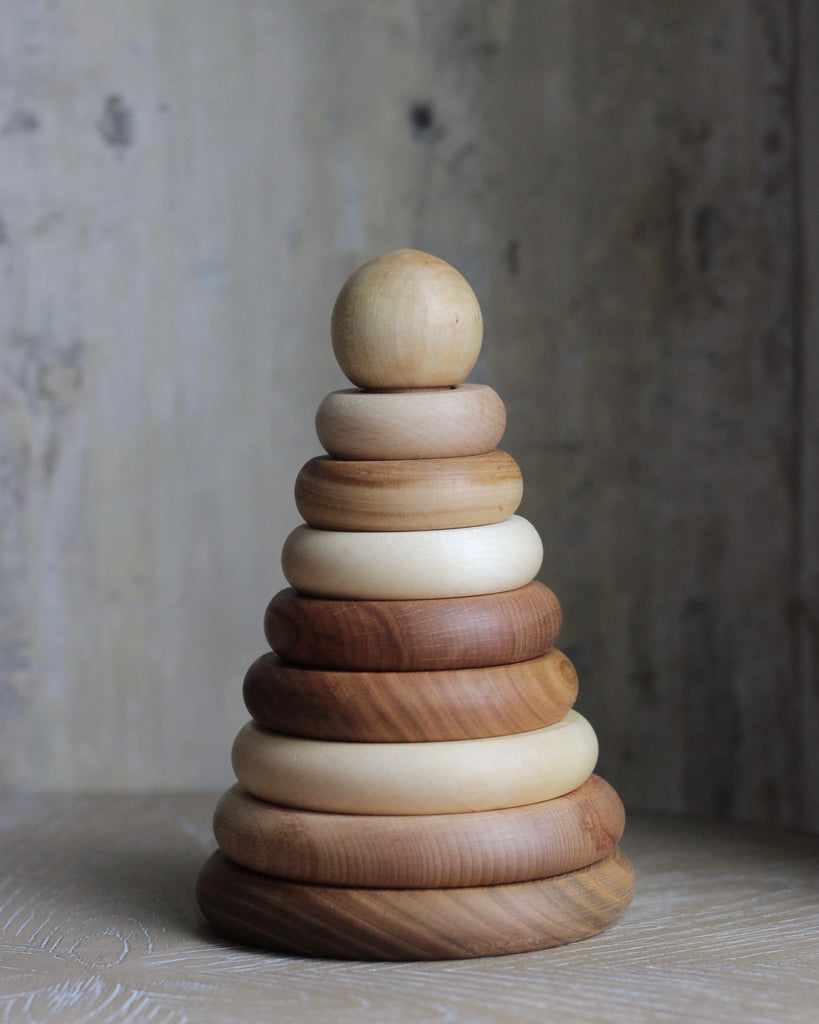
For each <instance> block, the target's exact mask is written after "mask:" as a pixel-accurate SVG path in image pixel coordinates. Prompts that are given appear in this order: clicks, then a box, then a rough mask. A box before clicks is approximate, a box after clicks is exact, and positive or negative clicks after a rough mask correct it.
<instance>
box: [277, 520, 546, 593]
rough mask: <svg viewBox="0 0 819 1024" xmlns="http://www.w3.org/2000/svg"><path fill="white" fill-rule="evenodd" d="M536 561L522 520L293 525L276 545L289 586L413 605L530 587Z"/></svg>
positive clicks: (539, 549)
mask: <svg viewBox="0 0 819 1024" xmlns="http://www.w3.org/2000/svg"><path fill="white" fill-rule="evenodd" d="M542 560H543V544H542V543H541V540H540V536H539V534H538V532H537V530H536V529H535V528H534V526H532V524H531V523H530V522H528V520H526V519H523V518H522V517H521V516H517V515H514V516H510V517H509V518H508V519H506V520H504V521H503V522H502V523H492V524H490V525H489V526H467V527H463V528H461V529H457V530H400V531H398V530H396V531H394V532H378V533H363V532H353V531H344V532H342V531H339V530H314V529H313V528H312V527H310V526H297V527H296V529H295V530H293V531H292V533H291V534H290V535H289V536H288V537H287V539H286V540H285V542H284V546H283V548H282V571H283V572H284V575H285V578H286V579H287V582H288V583H289V584H290V586H291V587H294V588H295V589H296V590H298V591H299V592H300V593H302V594H309V595H312V596H315V597H334V598H357V599H363V600H374V601H385V600H417V599H420V598H432V597H469V596H472V595H475V594H494V593H500V592H501V591H504V590H514V589H516V588H517V587H522V586H524V585H525V584H526V583H529V582H530V580H532V579H533V578H534V577H535V575H536V574H537V572H538V570H539V569H540V565H541V562H542Z"/></svg>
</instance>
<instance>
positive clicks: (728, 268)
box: [0, 0, 819, 827]
mask: <svg viewBox="0 0 819 1024" xmlns="http://www.w3.org/2000/svg"><path fill="white" fill-rule="evenodd" d="M800 22H801V25H800ZM817 38H819V33H818V32H817V25H816V19H815V16H814V15H813V12H812V10H811V7H810V4H808V3H807V0H805V3H803V4H802V8H801V11H800V8H799V5H797V4H796V3H788V2H784V0H783V2H774V0H768V2H765V0H755V2H751V0H748V2H740V3H735V2H733V0H717V2H714V0H696V2H693V3H677V2H672V0H669V2H666V3H659V4H658V3H650V2H646V0H640V2H637V0H634V2H624V3H618V4H610V3H607V2H605V0H585V2H582V3H575V2H570V0H548V2H536V0H518V2H513V0H472V2H470V0H451V2H447V3H437V2H434V0H389V2H386V3H375V2H367V0H345V2H341V3H333V4H330V3H323V2H317V0H310V2H307V3H301V2H297V0H290V2H276V0H245V2H242V3H236V4H227V3H221V2H218V0H141V2H134V3H128V4H125V3H120V4H112V3H110V0H82V2H80V0H75V2H71V0H57V2H48V3H47V2H45V0H12V2H9V3H7V4H4V5H2V7H0V266H2V277H0V288H1V289H2V295H1V296H0V300H1V301H2V306H1V307H0V331H1V332H2V334H1V338H0V341H1V343H2V364H1V365H0V417H1V418H2V435H0V483H1V484H2V489H1V490H0V540H1V543H2V547H1V548H0V728H2V733H1V734H0V735H2V746H0V782H2V784H4V785H6V786H21V787H27V788H53V787H58V788H66V789H75V788H91V789H104V788H124V789H131V788H145V787H160V788H186V787H191V788H193V787H200V786H220V785H223V784H224V785H226V784H227V783H228V782H229V780H230V778H231V773H230V767H229V761H228V753H229V747H230V742H231V739H232V736H233V734H234V733H235V731H236V729H237V728H238V727H239V725H240V724H241V722H242V721H243V720H244V718H245V712H244V709H243V707H242V703H241V696H240V685H241V679H242V676H243V673H244V670H245V668H246V666H247V665H248V664H249V662H250V661H251V660H252V659H253V658H254V657H255V656H256V655H257V654H258V653H260V652H261V651H262V650H263V649H264V640H263V637H262V633H261V625H260V623H261V615H262V612H263V609H264V606H265V604H266V602H267V600H268V598H269V597H270V596H271V595H272V594H273V593H274V592H275V591H276V590H277V589H278V588H279V587H280V586H281V585H283V581H282V577H281V574H280V570H279V566H278V554H279V549H280V546H281V543H282V541H283V539H284V537H285V536H286V534H287V533H288V532H289V530H290V529H291V528H292V526H294V525H295V523H296V522H297V521H298V520H297V514H296V511H295V507H294V504H293V499H292V483H293V480H294V478H295V475H296V473H297V471H298V469H299V468H300V466H301V465H302V463H303V462H304V461H306V459H307V458H309V457H310V456H311V455H313V454H317V453H318V451H319V447H318V443H317V441H316V439H315V435H314V433H313V424H312V419H313V412H314V410H315V407H316V406H317V404H318V402H319V401H320V399H321V398H322V397H323V395H324V394H325V393H326V392H327V391H329V390H331V389H333V388H335V387H341V386H344V380H343V378H342V377H341V374H340V371H338V369H337V368H336V367H335V364H334V362H333V359H332V354H331V350H330V346H329V341H328V322H329V311H330V308H331V306H332V302H333V299H334V297H335V294H336V292H337V290H338V288H339V287H340V286H341V284H342V283H343V281H344V280H345V278H346V277H347V275H348V274H349V273H350V272H351V271H352V270H353V269H354V268H355V267H356V266H357V265H358V264H360V263H362V262H363V261H364V260H366V259H368V258H370V257H371V256H373V255H376V254H378V253H379V252H382V251H386V250H388V249H392V248H398V247H401V246H405V245H411V246H416V247H419V248H424V249H428V250H429V251H431V252H434V253H436V254H438V255H440V256H442V257H443V258H445V259H448V260H450V261H451V262H453V263H454V264H455V265H456V266H457V267H459V269H461V271H462V272H463V273H464V274H465V275H466V276H467V277H468V278H469V279H470V281H471V282H472V284H473V286H474V288H475V290H476V292H477V293H478V296H479V298H480V300H481V303H482V306H483V309H484V315H485V320H486V328H487V329H486V334H485V343H484V352H483V354H482V356H481V359H480V361H479V364H478V367H477V369H476V372H475V374H474V376H473V379H477V380H482V381H486V382H488V383H491V384H492V385H493V386H494V387H495V388H496V390H498V391H499V392H500V393H501V395H502V396H503V397H504V399H505V400H506V402H507V406H508V410H509V428H508V432H507V436H506V439H505V442H504V447H506V448H507V450H509V451H510V452H511V453H512V454H513V455H514V456H515V457H516V458H517V459H518V461H519V462H520V464H521V467H522V469H523V472H524V480H525V483H526V496H525V499H524V506H523V508H522V512H523V513H524V514H525V515H526V516H527V517H528V518H530V519H531V520H532V521H533V522H534V523H535V525H536V526H537V527H538V528H539V530H540V531H541V533H542V535H543V537H544V542H545V548H546V558H545V562H544V569H543V572H542V578H543V579H544V580H545V581H546V582H548V583H549V584H550V585H551V586H552V587H553V588H554V589H555V590H556V592H557V593H558V594H559V596H560V597H561V599H562V601H563V604H564V609H565V614H566V628H565V632H564V641H563V645H564V647H565V649H566V650H567V651H568V652H569V653H570V654H571V655H572V656H573V657H574V659H575V661H576V663H577V665H578V668H579V670H580V672H581V702H580V707H581V709H582V710H583V711H584V712H585V713H586V714H587V715H588V716H589V717H590V718H591V720H592V721H593V723H594V724H595V726H596V728H597V730H598V733H599V736H600V741H601V748H602V758H601V771H602V772H603V773H604V774H606V775H607V777H608V778H609V779H610V780H611V781H612V782H613V783H614V784H615V785H616V786H617V788H618V789H619V790H620V792H621V793H622V794H623V796H624V798H625V799H626V801H627V803H629V804H631V805H632V806H641V807H648V808H662V809H666V810H669V811H691V812H699V813H718V814H722V815H729V816H734V817H741V818H751V819H759V820H768V821H780V822H788V823H800V824H810V825H812V826H814V827H819V792H818V790H819V780H818V779H817V761H816V756H817V755H816V749H817V741H818V740H819V737H818V736H817V732H819V724H817V717H818V716H817V693H816V683H817V674H819V672H817V651H816V647H817V639H816V638H817V625H816V623H817V618H818V617H819V608H817V605H819V597H818V596H817V591H818V590H819V586H817V573H818V572H819V568H818V566H819V543H818V542H817V536H816V530H817V522H816V497H817V479H816V459H817V452H819V444H817V414H816V411H815V407H816V405H817V398H819V394H818V393H817V376H819V374H818V373H817V366H816V330H817V325H818V324H819V319H818V318H817V312H816V309H815V308H814V306H813V303H814V302H815V296H816V291H815V287H813V286H814V285H815V280H813V281H812V280H811V277H810V274H811V273H812V272H815V267H816V266H817V256H816V248H815V246H816V242H817V237H819V231H818V230H817V208H816V199H815V197H814V196H813V195H812V189H813V182H814V181H815V172H816V170H817V145H816V142H817V140H816V129H815V128H814V127H813V116H812V113H811V107H812V104H813V106H814V108H815V102H816V100H817V97H819V88H817V81H816V74H815V71H814V70H813V64H815V61H814V60H813V59H812V54H814V55H815V50H814V49H813V47H814V46H815V43H816V40H817ZM800 90H801V91H800ZM800 110H801V111H803V116H802V117H801V119H800Z"/></svg>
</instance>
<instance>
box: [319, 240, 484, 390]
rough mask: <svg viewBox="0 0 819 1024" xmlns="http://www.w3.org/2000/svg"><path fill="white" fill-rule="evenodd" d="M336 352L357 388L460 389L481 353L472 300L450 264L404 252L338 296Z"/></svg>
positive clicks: (380, 260)
mask: <svg viewBox="0 0 819 1024" xmlns="http://www.w3.org/2000/svg"><path fill="white" fill-rule="evenodd" d="M331 334H332V339H333V352H334V353H335V356H336V359H337V360H338V364H339V366H340V367H341V369H342V371H343V372H344V373H345V374H346V376H347V377H348V378H349V379H350V380H351V381H352V382H353V384H356V385H357V386H358V387H360V388H376V389H383V388H429V387H445V386H451V385H455V384H460V383H461V381H462V380H463V379H464V378H465V377H467V376H468V375H469V373H470V371H471V370H472V367H473V366H474V365H475V361H476V360H477V358H478V353H479V352H480V350H481V339H482V337H483V319H482V317H481V309H480V306H479V305H478V300H477V299H476V298H475V293H474V292H473V291H472V289H471V288H470V286H469V284H468V283H467V281H466V280H465V279H464V278H463V277H462V276H461V275H460V274H459V273H458V271H457V270H455V268H454V267H451V266H450V265H449V264H448V263H445V262H444V261H443V260H440V259H438V258H437V257H436V256H430V255H429V253H425V252H418V251H417V250H416V249H399V250H398V251H397V252H391V253H387V254H386V255H384V256H379V257H377V258H376V259H374V260H370V262H369V263H365V264H364V266H363V267H359V269H358V270H357V271H356V272H355V273H354V274H353V275H352V277H350V278H349V280H348V281H347V282H346V284H345V285H344V287H343V288H342V289H341V291H340V292H339V295H338V298H337V299H336V302H335V306H334V307H333V313H332V317H331Z"/></svg>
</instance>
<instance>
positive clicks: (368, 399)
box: [316, 384, 506, 459]
mask: <svg viewBox="0 0 819 1024" xmlns="http://www.w3.org/2000/svg"><path fill="white" fill-rule="evenodd" d="M505 429H506V406H505V405H504V404H503V401H502V399H501V398H500V396H499V395H498V394H497V392H495V391H493V390H492V388H490V387H487V386H486V385H485V384H460V385H459V386H458V387H456V388H434V389H433V390H421V391H400V392H399V391H396V392H380V391H357V390H353V389H348V390H346V391H333V392H331V393H330V394H329V395H327V396H326V398H324V400H323V401H322V403H321V405H320V406H319V407H318V411H317V412H316V434H317V435H318V439H319V441H320V442H321V445H322V447H323V448H324V450H325V451H326V452H328V453H329V454H330V455H332V456H333V457H334V458H336V459H447V458H450V457H452V456H456V455H482V454H483V453H484V452H491V451H492V450H493V449H495V448H496V447H497V446H498V444H499V442H500V439H501V437H503V432H504V430H505Z"/></svg>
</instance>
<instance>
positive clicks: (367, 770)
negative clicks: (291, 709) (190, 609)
mask: <svg viewBox="0 0 819 1024" xmlns="http://www.w3.org/2000/svg"><path fill="white" fill-rule="evenodd" d="M597 752H598V747H597V736H596V735H595V732H594V729H593V728H592V727H591V725H590V724H589V723H588V722H587V721H586V719H585V718H584V717H583V716H582V715H580V714H579V713H578V712H577V711H570V712H569V713H568V714H567V715H566V717H565V718H564V719H563V720H562V721H560V722H556V723H555V724H554V725H547V726H546V727H545V728H543V729H535V730H533V731H532V732H524V733H516V734H514V735H512V736H490V737H487V738H486V739H479V740H451V741H442V742H438V743H340V742H336V741H332V740H308V739H301V738H299V737H296V736H283V735H281V734H280V733H273V732H270V731H268V730H266V729H262V728H261V726H259V725H257V723H256V722H248V724H247V725H245V726H244V727H243V728H242V729H240V730H239V733H238V735H237V736H236V739H235V741H234V743H233V751H232V763H233V770H234V772H235V773H236V778H237V779H238V780H239V782H240V783H241V784H242V785H243V786H244V788H245V789H246V790H248V792H250V793H252V794H253V795H254V796H257V797H259V798H260V799H261V800H268V801H269V802H270V803H274V804H282V805H284V806H286V807H300V808H303V809H304V810H312V811H332V812H335V813H339V814H457V813H460V812H462V811H493V810H497V809H498V808H499V807H517V806H519V805H521V804H533V803H539V802H540V801H542V800H551V799H553V798H554V797H557V796H563V795H564V794H565V793H570V792H571V791H572V790H573V789H577V787H578V786H579V785H580V784H581V783H583V782H585V781H586V779H587V778H588V777H589V776H590V775H591V773H592V771H593V770H594V766H595V763H596V761H597Z"/></svg>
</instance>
